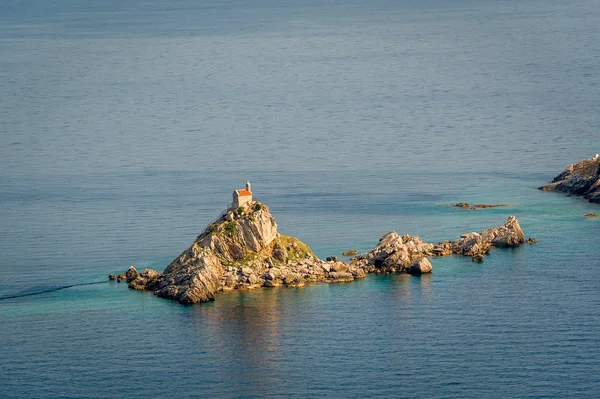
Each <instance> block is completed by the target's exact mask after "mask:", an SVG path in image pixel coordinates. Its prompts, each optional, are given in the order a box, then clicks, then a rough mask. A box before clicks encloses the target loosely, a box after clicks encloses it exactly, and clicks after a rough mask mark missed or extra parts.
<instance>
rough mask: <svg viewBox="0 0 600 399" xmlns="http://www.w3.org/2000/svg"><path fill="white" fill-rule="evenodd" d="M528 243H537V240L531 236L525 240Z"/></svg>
mask: <svg viewBox="0 0 600 399" xmlns="http://www.w3.org/2000/svg"><path fill="white" fill-rule="evenodd" d="M525 242H526V243H527V244H537V240H536V239H535V238H533V237H529V238H528V239H527V241H525Z"/></svg>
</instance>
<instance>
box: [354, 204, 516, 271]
mask: <svg viewBox="0 0 600 399" xmlns="http://www.w3.org/2000/svg"><path fill="white" fill-rule="evenodd" d="M524 242H525V234H524V233H523V230H521V226H519V222H518V221H517V218H516V217H514V216H510V217H509V218H508V220H507V221H506V223H504V225H502V226H496V227H493V228H491V229H487V230H485V231H483V232H481V233H475V232H473V233H468V234H464V235H462V236H460V238H459V239H458V240H456V241H442V242H440V243H438V244H435V245H434V244H429V243H426V242H424V241H423V240H421V239H420V238H419V237H418V236H408V235H405V236H402V237H400V236H399V235H398V233H396V232H395V231H392V232H389V233H387V234H385V235H384V236H383V237H381V239H380V240H379V243H378V244H377V246H376V247H375V248H374V249H373V250H372V251H371V252H368V253H366V254H364V255H361V256H359V257H358V258H357V260H356V261H355V262H354V264H356V265H358V266H360V267H362V268H365V269H366V270H369V271H371V268H372V271H375V272H378V273H388V272H401V271H407V270H408V268H409V267H411V266H412V264H414V262H415V261H417V260H419V259H421V258H425V257H427V256H446V255H452V254H454V255H463V256H470V257H471V258H472V259H474V260H475V261H477V262H480V261H482V260H483V255H485V254H487V253H488V252H489V251H490V248H491V247H516V246H518V245H521V244H522V243H524Z"/></svg>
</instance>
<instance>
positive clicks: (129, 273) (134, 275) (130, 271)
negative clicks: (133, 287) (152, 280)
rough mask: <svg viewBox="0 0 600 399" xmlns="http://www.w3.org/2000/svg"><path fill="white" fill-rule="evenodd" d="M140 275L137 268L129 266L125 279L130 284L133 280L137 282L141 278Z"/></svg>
mask: <svg viewBox="0 0 600 399" xmlns="http://www.w3.org/2000/svg"><path fill="white" fill-rule="evenodd" d="M139 275H140V274H139V273H138V271H137V270H136V269H135V267H133V266H129V269H128V270H127V272H126V273H125V278H126V279H127V282H128V283H130V282H132V281H133V280H135V279H136V278H138V277H139Z"/></svg>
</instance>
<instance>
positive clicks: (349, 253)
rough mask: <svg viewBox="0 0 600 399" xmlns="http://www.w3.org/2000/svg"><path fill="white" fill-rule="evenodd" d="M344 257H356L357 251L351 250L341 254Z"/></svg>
mask: <svg viewBox="0 0 600 399" xmlns="http://www.w3.org/2000/svg"><path fill="white" fill-rule="evenodd" d="M342 255H344V256H351V255H358V249H351V250H349V251H344V252H342Z"/></svg>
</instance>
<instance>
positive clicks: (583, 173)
mask: <svg viewBox="0 0 600 399" xmlns="http://www.w3.org/2000/svg"><path fill="white" fill-rule="evenodd" d="M540 190H544V191H560V192H563V193H568V194H576V195H583V197H584V198H585V199H587V200H589V201H590V202H594V203H597V204H599V203H600V155H598V154H596V156H595V157H593V158H589V159H584V160H583V161H579V162H577V163H576V164H573V165H569V167H567V168H566V169H565V170H564V171H563V172H562V173H561V174H559V175H558V176H556V177H555V178H554V180H552V183H550V184H548V185H546V186H542V187H540Z"/></svg>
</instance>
